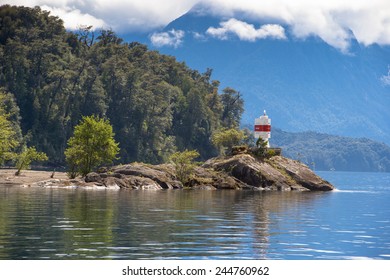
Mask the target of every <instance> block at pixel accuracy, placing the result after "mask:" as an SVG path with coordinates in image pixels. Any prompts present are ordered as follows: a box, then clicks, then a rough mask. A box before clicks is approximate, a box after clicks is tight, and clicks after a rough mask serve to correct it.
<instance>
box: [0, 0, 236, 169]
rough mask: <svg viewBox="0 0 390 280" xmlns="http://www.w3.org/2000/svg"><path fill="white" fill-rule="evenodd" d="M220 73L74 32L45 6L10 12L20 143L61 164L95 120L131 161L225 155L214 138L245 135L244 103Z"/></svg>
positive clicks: (6, 70)
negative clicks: (73, 140)
mask: <svg viewBox="0 0 390 280" xmlns="http://www.w3.org/2000/svg"><path fill="white" fill-rule="evenodd" d="M211 74H212V70H211V69H207V70H206V71H205V73H199V72H198V71H195V70H192V69H190V68H189V67H187V66H186V65H185V63H179V62H177V61H176V60H175V58H174V57H172V56H167V55H162V54H160V53H159V52H157V51H151V50H148V48H147V47H146V46H145V45H142V44H140V43H137V42H133V43H126V42H124V41H123V40H122V39H121V38H119V37H118V36H117V35H116V34H115V33H114V32H113V31H112V30H99V31H93V27H92V26H82V27H80V28H79V30H78V31H76V32H70V31H67V30H66V29H65V28H64V26H63V21H62V20H61V19H59V18H58V17H54V16H51V15H50V13H49V12H47V11H44V10H41V9H40V8H39V7H35V8H26V7H15V6H9V5H4V6H1V7H0V94H1V97H2V98H1V99H2V103H3V104H2V105H3V107H4V108H5V109H4V110H5V111H6V113H7V118H9V120H10V121H11V122H12V126H13V127H14V131H16V133H15V135H14V138H18V142H19V143H22V144H24V145H27V146H35V147H36V148H37V150H39V151H43V152H45V153H46V154H47V155H48V157H49V164H51V165H54V166H61V165H63V164H64V150H65V149H66V147H67V141H68V139H69V138H70V137H71V135H72V133H73V129H74V127H75V126H76V125H77V124H78V123H79V122H80V120H81V119H82V117H83V116H91V115H95V116H98V117H104V118H107V119H108V120H109V121H110V123H111V125H112V126H113V130H114V133H115V139H116V141H117V142H119V146H120V155H119V157H120V159H119V160H118V161H119V162H122V163H124V162H131V161H143V162H149V163H159V162H163V161H165V160H166V159H167V158H168V157H169V155H170V154H172V153H173V152H175V151H181V150H184V149H196V150H197V151H198V152H199V153H200V155H201V158H203V159H205V158H208V157H210V156H214V155H216V153H217V150H216V148H215V147H214V146H213V145H212V143H211V135H212V133H213V132H215V131H218V130H221V129H223V128H231V127H238V125H239V122H240V118H241V115H242V113H243V106H244V105H243V100H242V98H241V96H240V93H239V92H237V91H236V90H234V89H232V88H225V89H223V90H221V89H219V82H218V81H215V80H211Z"/></svg>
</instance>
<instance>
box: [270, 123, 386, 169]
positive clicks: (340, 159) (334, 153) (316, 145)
mask: <svg viewBox="0 0 390 280" xmlns="http://www.w3.org/2000/svg"><path fill="white" fill-rule="evenodd" d="M270 142H271V145H272V146H277V147H281V148H282V149H283V152H282V154H283V155H284V156H286V157H289V158H293V159H297V160H299V161H302V162H304V163H305V164H307V165H309V166H310V167H312V168H314V169H316V170H337V171H360V172H367V171H369V172H390V147H389V146H387V145H385V144H383V143H379V142H375V141H372V140H370V139H367V138H350V137H341V136H336V135H329V134H324V133H317V132H297V133H292V132H285V131H282V130H281V129H275V128H274V129H273V130H272V138H271V140H270Z"/></svg>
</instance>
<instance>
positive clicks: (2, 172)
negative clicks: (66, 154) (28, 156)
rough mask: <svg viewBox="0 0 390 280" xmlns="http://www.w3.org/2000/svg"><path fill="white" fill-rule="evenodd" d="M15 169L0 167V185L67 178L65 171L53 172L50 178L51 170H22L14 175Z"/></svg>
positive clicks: (21, 184) (22, 184) (18, 184)
mask: <svg viewBox="0 0 390 280" xmlns="http://www.w3.org/2000/svg"><path fill="white" fill-rule="evenodd" d="M16 171H17V169H15V168H10V169H8V168H7V169H0V185H8V186H28V185H31V184H35V183H38V182H41V181H46V180H54V179H59V180H69V178H68V176H67V175H66V172H55V173H54V176H53V178H51V175H52V174H53V171H41V170H22V173H21V174H20V175H19V176H15V172H16Z"/></svg>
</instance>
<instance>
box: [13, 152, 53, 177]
mask: <svg viewBox="0 0 390 280" xmlns="http://www.w3.org/2000/svg"><path fill="white" fill-rule="evenodd" d="M46 160H48V157H47V155H46V154H45V153H43V152H38V151H37V150H36V149H35V147H29V148H25V149H24V151H23V152H21V153H20V154H19V155H18V156H17V160H16V168H17V169H18V170H17V171H16V173H15V175H16V176H19V175H20V173H21V171H22V170H23V169H26V168H29V166H30V164H31V162H33V161H46Z"/></svg>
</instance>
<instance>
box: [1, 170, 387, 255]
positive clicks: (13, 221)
mask: <svg viewBox="0 0 390 280" xmlns="http://www.w3.org/2000/svg"><path fill="white" fill-rule="evenodd" d="M318 174H319V175H320V176H322V177H324V178H325V179H327V180H329V181H330V182H332V183H333V184H334V185H335V186H336V187H337V189H338V190H336V191H333V192H323V193H322V192H260V191H254V192H253V191H205V190H202V191H191V190H164V191H151V190H147V191H128V190H120V191H106V190H81V189H40V188H22V187H5V186H1V187H0V259H225V258H226V259H300V260H304V259H336V260H341V259H362V258H364V259H367V258H370V259H390V173H343V172H318Z"/></svg>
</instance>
